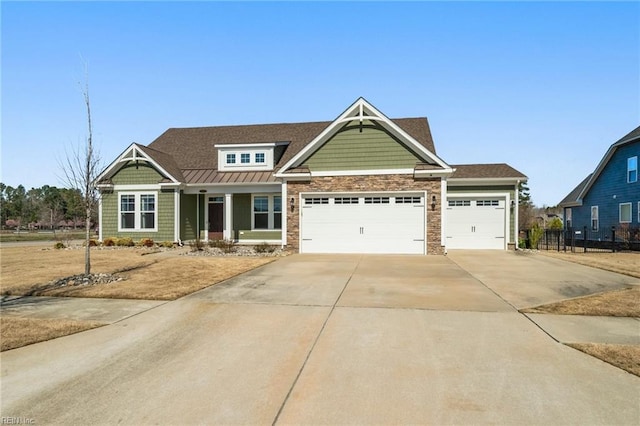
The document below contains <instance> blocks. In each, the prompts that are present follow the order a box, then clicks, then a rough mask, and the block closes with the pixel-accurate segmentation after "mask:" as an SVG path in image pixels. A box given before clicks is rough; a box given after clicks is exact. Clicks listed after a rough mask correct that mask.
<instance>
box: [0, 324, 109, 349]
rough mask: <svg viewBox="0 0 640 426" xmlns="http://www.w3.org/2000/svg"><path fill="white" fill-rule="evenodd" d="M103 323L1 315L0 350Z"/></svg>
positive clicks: (72, 332)
mask: <svg viewBox="0 0 640 426" xmlns="http://www.w3.org/2000/svg"><path fill="white" fill-rule="evenodd" d="M102 325H104V324H102V323H99V322H93V321H72V320H57V319H35V318H16V317H0V335H1V336H2V342H1V344H0V350H2V351H8V350H9V349H15V348H20V347H22V346H26V345H31V344H33V343H38V342H44V341H45V340H51V339H55V338H57V337H62V336H67V335H69V334H74V333H79V332H80V331H85V330H89V329H92V328H96V327H100V326H102Z"/></svg>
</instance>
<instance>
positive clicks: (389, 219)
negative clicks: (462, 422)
mask: <svg viewBox="0 0 640 426" xmlns="http://www.w3.org/2000/svg"><path fill="white" fill-rule="evenodd" d="M424 200H425V195H424V193H422V194H420V193H398V194H357V193H356V194H353V193H351V194H330V195H326V194H323V195H317V194H303V196H302V201H301V206H302V208H301V209H300V214H301V218H300V224H301V229H300V251H301V252H302V253H396V254H424V253H425V235H426V234H425V219H426V218H425V203H424Z"/></svg>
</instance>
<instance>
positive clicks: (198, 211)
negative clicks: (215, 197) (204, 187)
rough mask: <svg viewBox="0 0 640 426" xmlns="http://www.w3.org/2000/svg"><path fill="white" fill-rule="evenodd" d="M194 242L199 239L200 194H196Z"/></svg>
mask: <svg viewBox="0 0 640 426" xmlns="http://www.w3.org/2000/svg"><path fill="white" fill-rule="evenodd" d="M196 197H198V198H197V200H198V201H197V203H196V241H198V240H199V239H200V194H196Z"/></svg>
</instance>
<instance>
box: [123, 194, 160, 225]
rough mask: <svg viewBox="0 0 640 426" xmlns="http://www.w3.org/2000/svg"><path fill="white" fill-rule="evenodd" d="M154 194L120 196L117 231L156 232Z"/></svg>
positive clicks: (156, 212)
mask: <svg viewBox="0 0 640 426" xmlns="http://www.w3.org/2000/svg"><path fill="white" fill-rule="evenodd" d="M157 207H158V206H157V203H156V194H155V193H139V192H137V193H126V194H120V223H119V227H118V231H157V228H156V215H157V214H158V210H157Z"/></svg>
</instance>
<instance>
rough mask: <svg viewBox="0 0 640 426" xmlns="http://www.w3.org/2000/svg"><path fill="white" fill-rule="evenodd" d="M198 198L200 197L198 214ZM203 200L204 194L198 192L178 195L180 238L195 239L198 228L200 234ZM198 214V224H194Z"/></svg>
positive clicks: (202, 223)
mask: <svg viewBox="0 0 640 426" xmlns="http://www.w3.org/2000/svg"><path fill="white" fill-rule="evenodd" d="M198 198H200V214H199V215H198ZM204 201H205V198H204V196H203V195H199V194H182V195H181V196H180V239H182V240H195V239H196V233H197V229H200V233H201V234H202V230H204V204H205V203H204ZM198 216H199V219H200V226H197V224H196V221H197V220H198ZM201 236H202V235H201Z"/></svg>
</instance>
